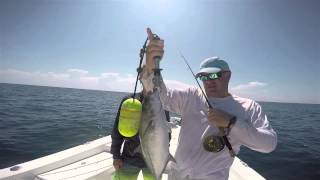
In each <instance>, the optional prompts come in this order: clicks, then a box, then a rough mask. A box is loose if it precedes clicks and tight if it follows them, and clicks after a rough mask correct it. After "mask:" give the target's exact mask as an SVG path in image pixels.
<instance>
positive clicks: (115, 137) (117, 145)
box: [110, 98, 126, 159]
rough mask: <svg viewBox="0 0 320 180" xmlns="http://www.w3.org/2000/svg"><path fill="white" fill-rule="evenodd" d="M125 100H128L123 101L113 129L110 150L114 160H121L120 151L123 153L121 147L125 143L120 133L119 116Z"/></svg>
mask: <svg viewBox="0 0 320 180" xmlns="http://www.w3.org/2000/svg"><path fill="white" fill-rule="evenodd" d="M125 99H126V98H124V99H122V101H121V103H120V105H119V108H118V113H117V116H116V119H115V121H114V124H113V129H112V134H111V139H112V143H111V150H110V152H111V154H112V155H113V159H121V152H120V151H121V146H122V143H123V141H124V138H123V136H121V134H120V133H119V130H118V124H119V115H120V109H121V105H122V103H123V101H124V100H125Z"/></svg>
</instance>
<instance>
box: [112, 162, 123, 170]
mask: <svg viewBox="0 0 320 180" xmlns="http://www.w3.org/2000/svg"><path fill="white" fill-rule="evenodd" d="M122 166H123V161H122V159H114V160H113V167H114V168H115V169H116V170H118V169H120V168H121V167H122Z"/></svg>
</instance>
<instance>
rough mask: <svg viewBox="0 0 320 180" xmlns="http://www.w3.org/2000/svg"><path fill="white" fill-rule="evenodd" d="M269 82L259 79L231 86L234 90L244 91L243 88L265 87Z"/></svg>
mask: <svg viewBox="0 0 320 180" xmlns="http://www.w3.org/2000/svg"><path fill="white" fill-rule="evenodd" d="M267 85H268V84H267V83H263V82H258V81H252V82H249V83H247V84H239V85H237V86H235V87H233V88H231V89H232V90H234V91H243V90H251V89H256V88H259V87H264V86H267Z"/></svg>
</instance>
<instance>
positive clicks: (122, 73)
mask: <svg viewBox="0 0 320 180" xmlns="http://www.w3.org/2000/svg"><path fill="white" fill-rule="evenodd" d="M319 9H320V1H318V0H304V1H302V0H268V1H266V0H153V1H150V0H26V1H21V0H1V1H0V83H16V84H30V85H42V86H57V87H69V88H80V89H97V90H106V91H121V92H133V90H134V83H135V78H136V74H137V73H136V68H137V67H138V64H139V51H140V48H141V47H142V45H143V43H144V41H145V39H146V37H147V34H146V28H147V27H150V28H151V29H152V31H153V32H154V33H156V34H157V35H159V36H160V37H161V38H162V39H164V41H165V55H164V57H163V59H162V61H161V67H162V68H163V71H162V74H163V77H164V79H165V82H166V84H167V86H168V87H170V88H178V89H184V88H186V87H189V86H195V85H196V83H195V80H194V78H193V76H192V74H191V72H190V71H189V70H188V68H187V66H186V65H185V64H184V62H183V60H182V58H181V56H180V53H179V52H181V53H182V54H183V55H184V56H185V57H186V59H187V60H188V61H189V63H190V65H191V67H192V69H193V71H195V72H197V71H198V70H199V65H200V63H201V61H202V60H204V59H206V58H208V57H212V56H218V57H220V58H222V59H224V60H226V61H227V62H228V63H229V66H230V68H231V71H232V77H231V81H230V85H229V90H230V92H231V93H233V94H236V95H239V96H243V97H248V98H251V99H254V100H257V101H273V102H293V103H317V104H319V103H320V21H319V17H320V11H319Z"/></svg>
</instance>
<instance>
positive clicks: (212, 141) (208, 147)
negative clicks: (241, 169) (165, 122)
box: [179, 51, 235, 157]
mask: <svg viewBox="0 0 320 180" xmlns="http://www.w3.org/2000/svg"><path fill="white" fill-rule="evenodd" d="M179 53H180V56H181V57H182V59H183V60H184V62H185V63H186V64H187V66H188V68H189V70H190V71H191V73H192V75H193V77H194V79H195V80H196V82H197V84H198V86H199V88H200V90H201V92H202V94H203V96H204V98H205V99H206V101H207V103H208V106H209V109H213V106H212V105H211V103H210V102H209V99H208V97H207V95H206V94H205V93H204V91H203V89H202V87H201V85H200V83H199V81H198V79H197V77H196V75H195V74H194V72H193V71H192V69H191V67H190V65H189V63H188V61H187V59H186V58H185V57H184V55H183V54H182V53H181V51H179ZM209 128H210V126H208V127H207V129H206V130H205V132H207V131H208V130H209ZM219 129H220V131H222V132H223V129H222V128H219ZM222 139H223V141H224V143H225V144H226V146H227V148H228V149H229V153H230V156H231V157H234V156H235V152H234V151H233V149H232V146H231V144H230V142H229V140H228V138H227V136H226V135H223V136H222ZM205 142H207V143H208V144H209V143H211V144H209V145H208V144H207V143H205ZM215 142H216V140H214V137H213V135H212V136H208V137H206V138H205V141H204V144H203V145H204V148H205V149H207V150H208V149H210V150H212V148H217V149H218V150H217V152H219V151H221V150H222V149H223V146H221V145H218V146H219V147H217V145H216V144H212V143H215ZM217 143H219V140H218V142H217ZM212 151H213V150H212Z"/></svg>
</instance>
